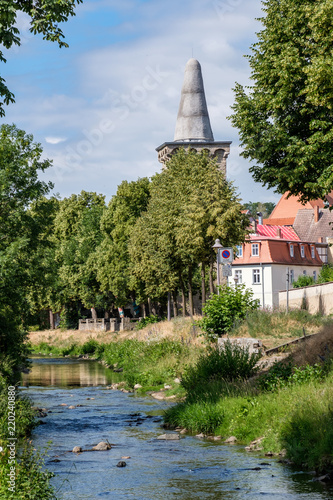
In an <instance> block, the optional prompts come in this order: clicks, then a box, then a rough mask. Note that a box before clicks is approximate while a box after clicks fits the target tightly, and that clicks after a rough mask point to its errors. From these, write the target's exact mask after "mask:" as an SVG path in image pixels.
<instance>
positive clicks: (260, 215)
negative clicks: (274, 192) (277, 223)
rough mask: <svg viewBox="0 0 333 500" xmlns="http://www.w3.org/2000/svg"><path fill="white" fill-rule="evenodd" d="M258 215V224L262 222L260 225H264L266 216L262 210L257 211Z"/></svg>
mask: <svg viewBox="0 0 333 500" xmlns="http://www.w3.org/2000/svg"><path fill="white" fill-rule="evenodd" d="M257 216H258V224H260V226H262V225H263V223H264V218H263V216H262V213H261V212H257Z"/></svg>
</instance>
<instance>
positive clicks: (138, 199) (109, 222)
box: [95, 177, 150, 306]
mask: <svg viewBox="0 0 333 500" xmlns="http://www.w3.org/2000/svg"><path fill="white" fill-rule="evenodd" d="M149 196H150V181H149V179H148V178H147V177H143V178H141V179H138V180H137V181H132V182H128V181H123V182H122V183H121V184H120V185H119V186H118V189H117V193H116V195H115V196H113V198H112V199H111V201H110V203H109V205H108V207H107V208H106V210H105V211H104V214H103V217H102V219H101V235H102V241H101V244H100V245H99V247H98V249H97V251H96V256H95V257H96V263H97V277H98V280H99V282H100V283H101V289H102V290H103V291H104V292H106V293H107V292H110V293H112V294H113V296H114V297H115V303H116V305H117V306H124V305H125V304H127V303H128V302H129V301H130V300H132V301H134V300H135V287H133V282H132V281H131V274H132V265H131V263H130V258H129V253H128V244H129V240H130V234H131V232H132V230H133V228H134V226H135V223H136V221H137V219H138V218H139V217H140V215H141V214H142V213H143V212H144V211H145V210H146V208H147V203H148V200H149Z"/></svg>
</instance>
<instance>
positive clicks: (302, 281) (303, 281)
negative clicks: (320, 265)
mask: <svg viewBox="0 0 333 500" xmlns="http://www.w3.org/2000/svg"><path fill="white" fill-rule="evenodd" d="M314 284H315V280H314V279H313V278H312V276H306V275H301V276H299V277H298V279H297V281H294V282H293V288H302V287H303V286H310V285H314Z"/></svg>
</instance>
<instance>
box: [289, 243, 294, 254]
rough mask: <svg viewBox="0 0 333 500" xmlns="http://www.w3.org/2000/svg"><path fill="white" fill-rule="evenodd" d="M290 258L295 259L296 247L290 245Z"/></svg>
mask: <svg viewBox="0 0 333 500" xmlns="http://www.w3.org/2000/svg"><path fill="white" fill-rule="evenodd" d="M290 257H294V245H290Z"/></svg>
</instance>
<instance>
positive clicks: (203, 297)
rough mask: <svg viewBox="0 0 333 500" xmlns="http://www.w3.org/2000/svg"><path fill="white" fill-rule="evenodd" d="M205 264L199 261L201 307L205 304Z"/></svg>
mask: <svg viewBox="0 0 333 500" xmlns="http://www.w3.org/2000/svg"><path fill="white" fill-rule="evenodd" d="M205 271H206V270H205V264H204V263H203V262H201V297H202V298H201V302H202V308H203V306H204V305H205V302H206V281H205V278H206V272H205Z"/></svg>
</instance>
